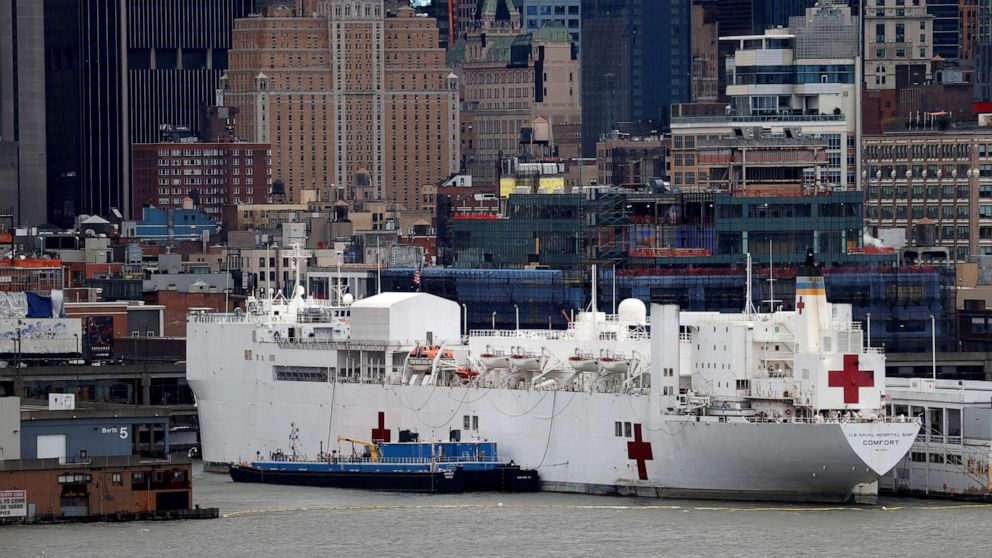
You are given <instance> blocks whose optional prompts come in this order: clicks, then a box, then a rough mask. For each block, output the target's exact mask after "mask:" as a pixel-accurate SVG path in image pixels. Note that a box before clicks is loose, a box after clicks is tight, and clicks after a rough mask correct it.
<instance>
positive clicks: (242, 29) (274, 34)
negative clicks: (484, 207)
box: [221, 0, 459, 208]
mask: <svg viewBox="0 0 992 558" xmlns="http://www.w3.org/2000/svg"><path fill="white" fill-rule="evenodd" d="M311 15H312V14H311ZM233 41H234V49H233V50H232V51H231V61H230V62H231V64H230V69H229V70H228V73H227V75H226V77H225V78H223V79H222V80H221V89H222V93H223V97H224V101H225V104H227V105H231V106H233V107H235V108H237V109H238V111H239V115H240V118H239V120H238V123H237V133H238V136H239V137H243V138H246V139H251V140H252V141H257V142H260V143H271V144H272V145H273V156H272V174H273V178H274V179H275V180H282V181H283V182H284V183H285V185H286V191H285V193H286V199H287V201H289V202H292V203H299V202H301V201H302V200H304V199H305V197H306V196H305V195H304V192H305V191H315V192H316V194H317V196H316V199H317V200H318V201H321V202H328V201H330V202H333V201H336V200H339V199H345V200H353V201H358V202H364V201H367V200H386V201H388V202H390V203H397V204H402V205H404V206H406V207H409V208H417V207H419V204H420V195H419V189H420V188H421V186H422V185H424V184H433V183H436V182H438V181H440V180H442V179H444V178H447V177H448V176H449V175H450V174H452V173H453V172H455V171H457V170H458V160H459V154H458V135H457V134H458V131H457V126H458V104H457V103H458V98H457V95H458V91H457V83H458V80H457V78H456V77H455V76H454V75H453V74H452V73H451V70H450V69H449V68H448V67H447V66H446V65H445V61H444V51H443V50H442V49H440V48H439V47H438V29H437V25H436V23H435V21H434V20H433V19H429V18H423V17H416V14H415V12H414V11H413V9H412V8H409V7H401V8H398V9H397V10H396V11H395V13H388V14H387V12H386V10H385V9H384V7H383V1H382V0H359V1H356V2H345V1H343V0H320V1H318V2H316V16H315V17H296V16H295V15H294V14H293V13H292V12H289V11H286V10H270V11H269V12H268V14H267V17H252V18H247V19H240V20H237V21H236V22H235V28H234V36H233Z"/></svg>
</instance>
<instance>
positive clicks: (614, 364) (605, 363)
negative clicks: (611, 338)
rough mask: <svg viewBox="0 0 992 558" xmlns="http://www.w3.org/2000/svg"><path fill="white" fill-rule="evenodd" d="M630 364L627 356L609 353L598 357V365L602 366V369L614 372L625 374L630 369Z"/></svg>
mask: <svg viewBox="0 0 992 558" xmlns="http://www.w3.org/2000/svg"><path fill="white" fill-rule="evenodd" d="M630 364H631V363H630V359H629V358H624V357H619V356H611V355H604V356H601V357H599V365H600V366H602V367H603V370H605V371H607V372H613V373H615V374H626V373H627V372H628V371H630Z"/></svg>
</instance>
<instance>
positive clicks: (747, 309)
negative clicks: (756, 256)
mask: <svg viewBox="0 0 992 558" xmlns="http://www.w3.org/2000/svg"><path fill="white" fill-rule="evenodd" d="M745 288H746V289H747V292H745V293H744V315H745V316H747V317H748V318H750V317H751V314H752V313H755V312H756V310H755V309H754V302H752V300H751V252H748V253H747V285H746V287H745Z"/></svg>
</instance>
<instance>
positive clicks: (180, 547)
mask: <svg viewBox="0 0 992 558" xmlns="http://www.w3.org/2000/svg"><path fill="white" fill-rule="evenodd" d="M194 499H195V502H196V503H197V504H200V505H201V506H204V507H208V506H213V507H219V508H220V510H221V515H222V517H221V518H220V519H216V520H198V521H175V522H134V523H106V524H102V523H101V524H82V525H44V526H40V525H39V526H34V525H28V526H16V527H3V528H0V557H3V558H21V557H45V558H49V557H61V556H66V557H80V556H83V557H86V556H94V557H127V558H144V557H147V556H177V557H194V556H196V557H199V556H209V557H214V558H226V557H231V558H235V557H237V558H245V557H251V556H265V557H275V558H288V557H293V558H296V557H301V556H349V557H350V556H356V557H358V556H416V557H424V558H442V557H448V556H451V557H459V558H464V557H471V556H512V557H532V556H568V557H577V556H603V557H612V556H623V557H629V556H679V557H689V556H705V557H707V558H713V557H717V556H743V555H751V556H783V557H790V558H794V557H804V558H805V557H811V556H854V555H863V556H879V557H880V556H900V557H907V556H942V555H946V556H960V557H965V556H988V555H989V553H990V552H992V530H990V528H989V526H990V523H992V506H989V505H976V504H966V503H956V502H946V501H924V500H904V499H888V500H883V502H882V504H881V505H879V506H871V507H854V506H852V507H845V506H816V505H811V506H788V505H775V504H759V503H756V504H747V503H721V502H708V501H687V500H679V501H674V500H645V499H634V498H613V497H602V496H584V495H570V494H549V493H540V494H466V495H438V496H431V495H397V494H387V493H376V492H362V491H355V490H340V489H322V488H303V487H282V486H268V485H245V484H238V485H235V484H234V483H232V482H231V481H230V479H228V478H227V477H224V476H221V475H214V474H209V473H208V474H203V473H200V472H197V473H196V474H195V475H194Z"/></svg>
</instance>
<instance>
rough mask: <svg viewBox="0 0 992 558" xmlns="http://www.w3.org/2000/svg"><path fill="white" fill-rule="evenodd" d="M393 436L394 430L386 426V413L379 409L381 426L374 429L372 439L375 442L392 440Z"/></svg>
mask: <svg viewBox="0 0 992 558" xmlns="http://www.w3.org/2000/svg"><path fill="white" fill-rule="evenodd" d="M391 437H392V432H390V430H389V429H388V428H386V413H385V412H383V411H379V427H378V428H373V429H372V441H373V442H386V443H387V444H388V443H389V442H390V438H391Z"/></svg>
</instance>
